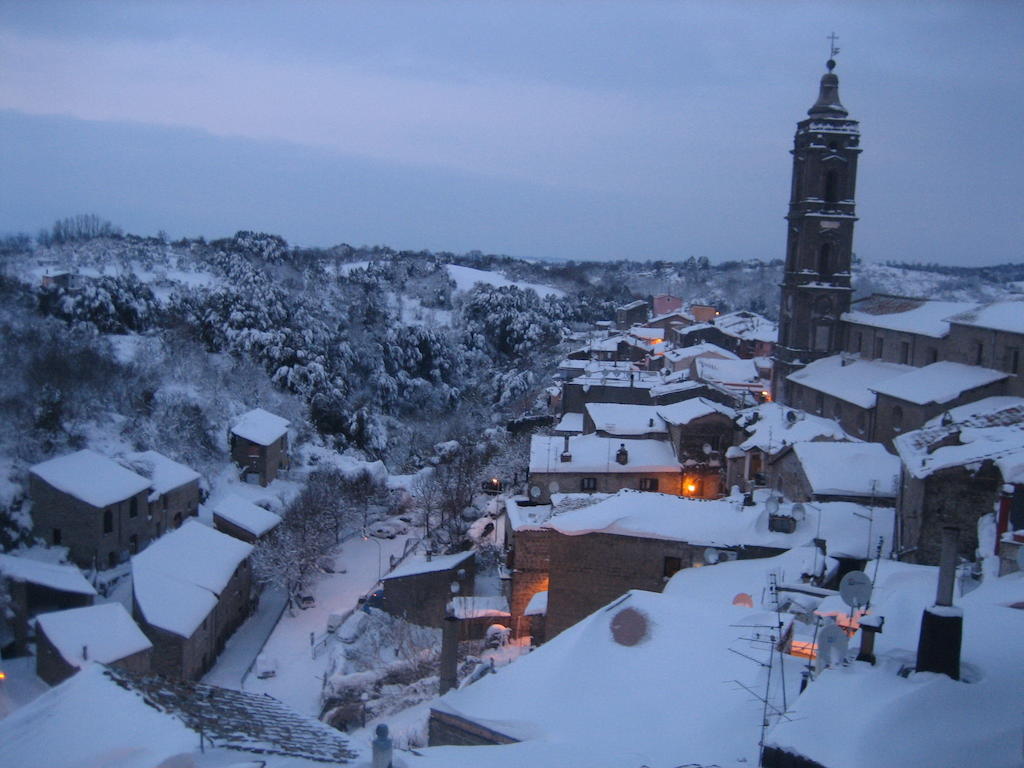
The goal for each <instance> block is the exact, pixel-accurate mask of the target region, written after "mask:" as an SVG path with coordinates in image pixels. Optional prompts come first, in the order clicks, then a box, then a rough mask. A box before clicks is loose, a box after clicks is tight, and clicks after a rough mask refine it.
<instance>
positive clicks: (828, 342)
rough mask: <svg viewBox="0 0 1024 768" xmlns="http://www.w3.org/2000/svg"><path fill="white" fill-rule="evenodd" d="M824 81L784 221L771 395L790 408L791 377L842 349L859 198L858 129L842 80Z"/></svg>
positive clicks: (798, 141)
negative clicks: (856, 195) (788, 384)
mask: <svg viewBox="0 0 1024 768" xmlns="http://www.w3.org/2000/svg"><path fill="white" fill-rule="evenodd" d="M827 66H828V72H827V73H826V74H824V75H823V76H822V78H821V90H820V92H819V93H818V100H817V101H816V102H814V106H812V107H811V108H810V109H809V110H807V114H808V117H807V119H806V120H802V121H801V122H799V123H797V129H796V136H795V137H794V139H793V151H792V154H793V183H792V188H791V192H790V198H789V214H788V215H787V216H786V221H787V224H788V233H787V235H788V236H787V239H786V268H785V269H786V271H785V275H784V277H783V281H782V305H781V306H780V308H779V343H778V345H777V346H776V348H775V349H776V352H775V373H774V381H773V389H772V391H773V394H774V398H775V400H777V401H778V402H781V403H787V402H788V397H787V394H788V393H787V392H786V377H787V376H789V374H791V373H793V371H796V370H798V369H799V368H801V367H802V366H804V365H806V364H807V363H810V362H813V361H814V360H817V359H818V358H821V357H825V356H827V355H831V354H835V353H836V352H838V351H839V350H840V349H841V348H842V339H841V338H840V333H841V325H840V322H839V318H840V315H842V313H843V312H846V311H847V310H848V309H849V308H850V295H851V288H850V263H851V259H852V254H853V251H852V247H853V224H854V222H855V221H856V220H857V217H856V216H855V215H854V192H855V190H856V187H857V156H858V155H859V154H860V129H859V127H858V123H857V121H856V120H850V119H849V113H848V112H847V111H846V108H845V107H843V105H842V104H841V103H840V101H839V78H838V77H837V76H836V74H835V73H834V72H833V71H832V70H833V69H834V68H835V66H836V63H835V61H834V60H832V59H829V62H828V65H827Z"/></svg>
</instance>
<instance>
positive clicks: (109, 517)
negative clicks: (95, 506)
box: [103, 509, 114, 533]
mask: <svg viewBox="0 0 1024 768" xmlns="http://www.w3.org/2000/svg"><path fill="white" fill-rule="evenodd" d="M113 530H114V513H113V512H112V511H111V510H110V509H104V510H103V532H104V533H110V532H111V531H113Z"/></svg>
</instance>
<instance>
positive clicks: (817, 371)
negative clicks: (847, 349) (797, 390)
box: [787, 355, 917, 408]
mask: <svg viewBox="0 0 1024 768" xmlns="http://www.w3.org/2000/svg"><path fill="white" fill-rule="evenodd" d="M914 370H917V369H915V368H912V367H911V366H909V365H900V364H898V363H886V362H883V361H881V360H862V359H860V358H857V357H846V356H844V355H832V356H831V357H823V358H821V359H820V360H815V361H814V362H813V363H809V364H807V365H805V366H804V367H803V368H801V369H800V370H798V371H794V372H793V373H791V374H789V376H788V377H787V381H793V382H796V383H797V384H802V385H803V386H805V387H809V388H810V389H813V390H816V391H818V392H823V393H825V394H826V395H831V396H832V397H837V398H839V399H840V400H845V401H846V402H848V403H853V404H854V405H856V406H859V407H860V408H874V407H875V400H876V398H875V390H876V389H877V388H878V387H879V386H881V385H882V384H883V382H886V381H888V380H890V379H894V378H896V377H897V376H900V375H902V374H905V373H909V372H911V371H914Z"/></svg>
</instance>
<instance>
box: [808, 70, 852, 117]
mask: <svg viewBox="0 0 1024 768" xmlns="http://www.w3.org/2000/svg"><path fill="white" fill-rule="evenodd" d="M826 66H827V67H828V72H826V73H825V74H824V75H822V76H821V87H820V89H819V91H818V100H817V101H816V102H814V106H813V107H811V108H810V109H808V110H807V114H808V115H810V116H811V117H846V116H847V115H849V114H850V113H849V112H847V111H846V107H844V106H843V105H842V103H840V101H839V76H838V75H837V74H836V73H835V72H833V71H832V70H833V69H835V66H836V62H835V59H829V60H828V64H827V65H826Z"/></svg>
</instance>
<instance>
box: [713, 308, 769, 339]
mask: <svg viewBox="0 0 1024 768" xmlns="http://www.w3.org/2000/svg"><path fill="white" fill-rule="evenodd" d="M715 327H716V328H718V329H719V330H721V331H722V333H724V334H726V335H727V336H733V337H735V338H738V339H746V340H749V341H770V342H775V341H777V340H778V338H779V328H778V326H777V325H776V324H775V323H774V322H772V321H771V320H769V319H768V318H767V317H762V316H761V315H759V314H757V313H756V312H749V311H747V310H739V311H738V312H730V313H728V314H726V315H719V316H718V317H716V318H715Z"/></svg>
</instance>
